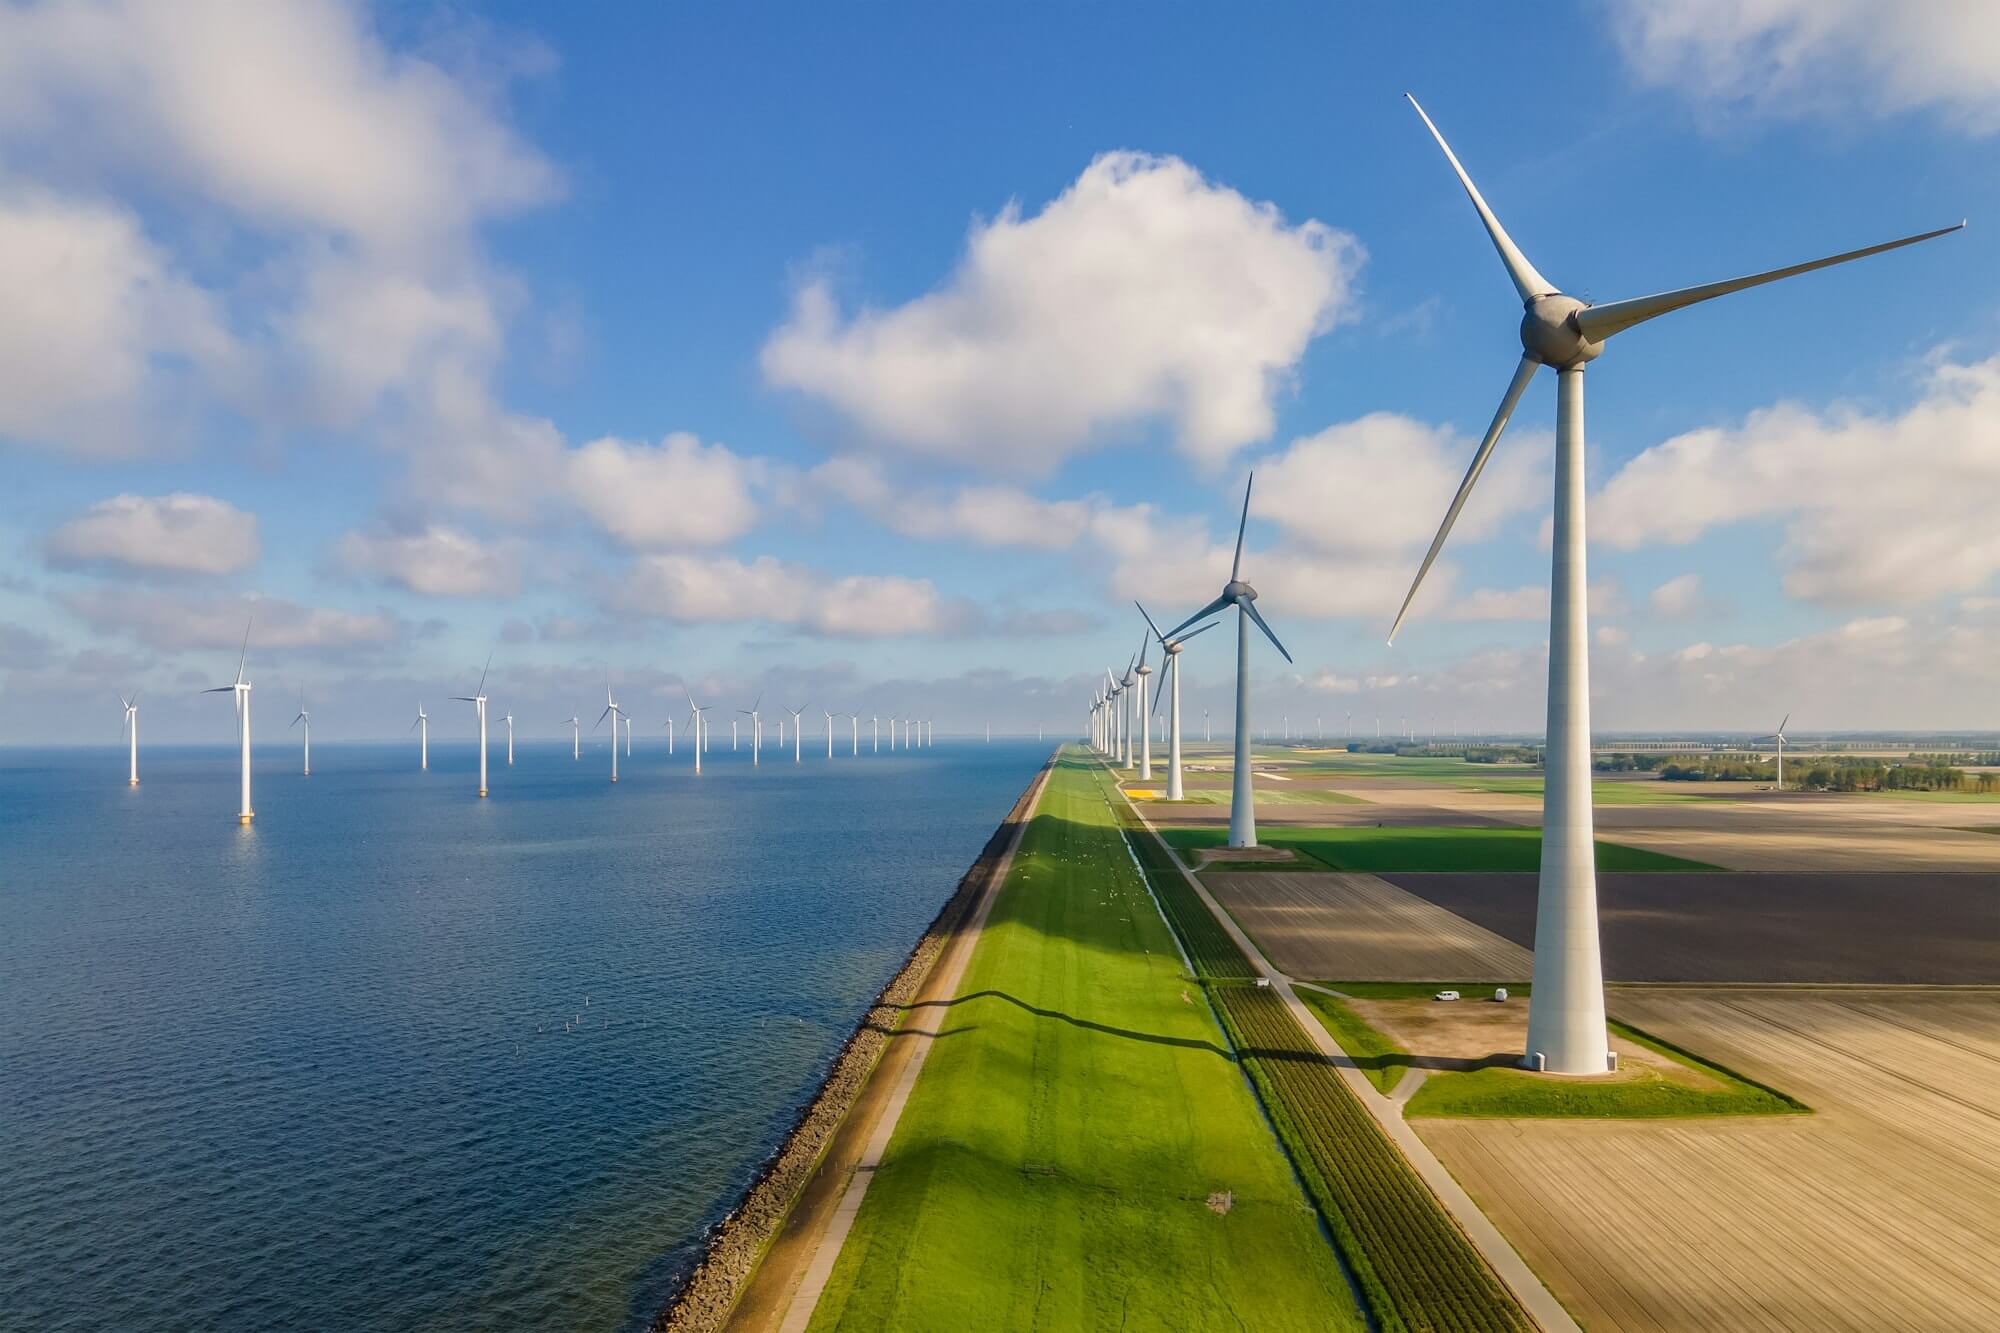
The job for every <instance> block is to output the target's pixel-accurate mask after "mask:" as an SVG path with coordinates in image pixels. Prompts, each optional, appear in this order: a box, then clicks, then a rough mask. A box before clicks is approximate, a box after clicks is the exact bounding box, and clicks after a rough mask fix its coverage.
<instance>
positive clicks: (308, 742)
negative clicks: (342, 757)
mask: <svg viewBox="0 0 2000 1333" xmlns="http://www.w3.org/2000/svg"><path fill="white" fill-rule="evenodd" d="M301 724H303V725H304V726H305V730H304V731H303V732H301V733H300V738H301V739H302V740H304V741H305V746H306V767H305V772H304V774H302V776H304V777H308V778H309V777H311V776H312V775H313V724H312V714H311V713H308V712H307V711H306V692H305V691H304V690H300V691H299V715H298V716H297V717H295V718H293V719H292V722H291V726H288V727H286V728H285V730H287V731H290V730H291V729H292V727H296V726H299V725H301Z"/></svg>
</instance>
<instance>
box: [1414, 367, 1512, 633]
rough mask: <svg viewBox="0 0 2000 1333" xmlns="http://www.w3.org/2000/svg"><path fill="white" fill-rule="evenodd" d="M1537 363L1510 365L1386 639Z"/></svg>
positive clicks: (1434, 556)
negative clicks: (1497, 402)
mask: <svg viewBox="0 0 2000 1333" xmlns="http://www.w3.org/2000/svg"><path fill="white" fill-rule="evenodd" d="M1539 368H1540V363H1538V362H1537V361H1535V359H1534V358H1533V357H1527V356H1524V357H1522V358H1521V364H1520V365H1518V366H1516V367H1514V379H1513V381H1512V382H1511V383H1509V384H1508V385H1507V392H1506V393H1505V394H1502V395H1501V398H1500V410H1499V411H1497V412H1495V413H1494V414H1493V424H1492V425H1490V426H1488V427H1487V428H1486V438H1485V439H1483V440H1481V441H1480V442H1479V448H1477V449H1475V450H1474V451H1473V453H1472V465H1471V466H1470V467H1468V468H1466V470H1465V480H1464V481H1461V482H1460V483H1458V494H1456V495H1454V496H1452V497H1451V508H1449V509H1447V510H1445V512H1444V522H1443V523H1441V524H1440V525H1439V526H1438V534H1437V536H1436V537H1435V538H1434V539H1433V540H1432V541H1431V549H1430V550H1428V551H1426V552H1425V553H1424V562H1423V564H1421V565H1419V566H1418V567H1417V577H1416V578H1415V579H1414V580H1412V581H1411V583H1410V591H1409V595H1408V596H1406V597H1404V598H1403V608H1402V610H1400V611H1398V612H1396V622H1395V624H1393V625H1391V626H1389V642H1390V643H1394V642H1395V641H1396V631H1397V630H1399V629H1401V628H1402V625H1403V617H1404V616H1406V615H1408V614H1410V603H1412V602H1414V601H1416V600H1417V589H1418V588H1420V587H1422V586H1423V583H1424V575H1426V574H1428V573H1430V572H1431V565H1432V563H1433V562H1435V561H1436V560H1437V558H1438V552H1439V551H1441V550H1443V549H1444V539H1445V538H1446V537H1448V536H1450V535H1451V525H1452V524H1454V523H1456V522H1458V511H1459V510H1461V509H1463V508H1465V500H1466V497H1467V496H1469V495H1471V494H1472V487H1473V485H1474V483H1476V482H1477V481H1478V480H1479V474H1480V472H1482V471H1483V470H1484V469H1485V467H1486V459H1487V457H1488V455H1490V454H1491V453H1492V452H1493V445H1494V442H1495V441H1497V440H1498V439H1499V438H1500V432H1501V431H1503V430H1505V429H1507V419H1508V418H1509V417H1511V416H1513V415H1514V405H1515V404H1516V403H1518V402H1520V401H1521V395H1522V393H1523V392H1525V391H1526V390H1527V387H1528V381H1529V380H1531V379H1533V378H1534V377H1535V371H1536V370H1537V369H1539Z"/></svg>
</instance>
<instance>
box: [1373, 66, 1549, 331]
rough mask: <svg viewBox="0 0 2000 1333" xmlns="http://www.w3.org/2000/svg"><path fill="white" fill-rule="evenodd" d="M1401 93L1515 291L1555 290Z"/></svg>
mask: <svg viewBox="0 0 2000 1333" xmlns="http://www.w3.org/2000/svg"><path fill="white" fill-rule="evenodd" d="M1403 96H1405V97H1409V99H1410V105H1411V106H1413V107H1416V108H1417V115H1419V116H1421V117H1422V118H1423V122H1424V128H1425V129H1427V130H1429V131H1430V132H1431V138H1433V139H1436V140H1437V143H1438V147H1440V148H1442V149H1444V157H1445V161H1447V162H1449V163H1451V169H1452V170H1453V171H1455V172H1457V173H1458V183H1459V184H1460V185H1463V186H1464V187H1465V193H1466V194H1467V196H1469V197H1470V198H1471V200H1472V206H1473V208H1475V209H1477V210H1478V212H1479V220H1480V221H1481V222H1483V223H1485V224H1486V235H1487V236H1488V237H1489V238H1490V239H1491V240H1492V242H1493V248H1494V249H1495V250H1498V251H1499V252H1500V262H1501V263H1503V264H1505V265H1506V266H1507V276H1508V277H1510V278H1512V279H1513V280H1514V290H1515V291H1517V292H1519V293H1520V294H1521V301H1522V303H1523V304H1525V303H1527V302H1529V301H1532V300H1534V299H1535V298H1536V297H1537V296H1547V295H1549V294H1550V293H1552V292H1554V291H1555V290H1556V288H1555V284H1553V283H1551V282H1550V281H1549V280H1548V279H1547V278H1545V277H1543V276H1542V275H1541V274H1540V273H1538V272H1536V270H1535V266H1534V265H1533V264H1530V263H1529V262H1528V257H1527V256H1526V255H1524V254H1522V253H1521V247H1520V246H1518V245H1516V244H1514V238H1513V237H1512V236H1509V235H1508V234H1507V229H1506V228H1505V227H1503V226H1501V225H1500V219H1499V218H1496V217H1494V216H1493V210H1492V209H1490V208H1488V207H1487V206H1486V200H1485V198H1484V197H1483V196H1482V195H1481V194H1480V193H1479V187H1478V186H1477V185H1474V184H1473V183H1472V177H1470V176H1468V175H1466V174H1465V168H1464V167H1462V166H1460V165H1459V164H1458V154H1457V153H1454V152H1452V151H1451V145H1450V144H1448V143H1446V142H1445V141H1444V136H1443V135H1442V134H1439V133H1438V127H1437V126H1436V125H1433V124H1432V123H1431V118H1430V117H1429V116H1428V115H1425V114H1424V109H1423V107H1422V106H1420V105H1418V103H1417V99H1416V98H1414V97H1410V95H1409V94H1408V93H1404V94H1403Z"/></svg>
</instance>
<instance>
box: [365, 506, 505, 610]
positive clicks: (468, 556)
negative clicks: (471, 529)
mask: <svg viewBox="0 0 2000 1333" xmlns="http://www.w3.org/2000/svg"><path fill="white" fill-rule="evenodd" d="M334 549H335V556H336V558H337V559H338V560H339V561H340V563H341V564H342V565H344V566H346V567H347V568H348V569H350V570H352V571H353V572H355V573H357V574H366V575H369V576H371V577H373V578H375V579H378V580H380V581H381V582H383V583H387V584H392V585H394V586H396V587H400V588H407V589H409V590H410V591H411V592H415V593H421V594H423V595H424V596H426V597H504V596H510V595H512V594H513V593H515V592H518V591H519V590H520V586H521V568H520V562H519V560H518V559H517V558H516V557H515V555H514V554H513V553H512V552H511V551H508V550H505V549H502V548H500V547H496V546H493V545H490V544H488V543H486V542H482V541H480V540H479V539H478V538H477V537H474V536H472V535H470V534H469V533H465V532H461V531H459V530H458V529H456V528H450V527H446V526H444V525H442V524H435V523H434V524H429V525H426V526H424V527H421V528H416V529H414V530H408V531H405V530H398V529H394V528H378V529H373V530H368V531H357V532H349V533H346V534H344V535H343V536H342V537H341V539H340V541H339V543H338V544H337V545H336V546H335V548H334Z"/></svg>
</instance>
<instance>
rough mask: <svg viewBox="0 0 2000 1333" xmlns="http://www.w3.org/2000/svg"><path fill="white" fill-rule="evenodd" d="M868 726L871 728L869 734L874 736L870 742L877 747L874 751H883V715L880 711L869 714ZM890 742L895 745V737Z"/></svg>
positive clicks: (877, 752)
mask: <svg viewBox="0 0 2000 1333" xmlns="http://www.w3.org/2000/svg"><path fill="white" fill-rule="evenodd" d="M868 728H869V731H868V734H869V735H870V736H871V737H872V738H873V739H872V740H870V742H869V744H871V745H873V746H874V747H875V750H874V753H876V754H880V753H882V715H881V714H880V713H871V714H869V716H868ZM890 743H891V745H892V746H893V744H894V740H893V738H892V739H891V742H890Z"/></svg>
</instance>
